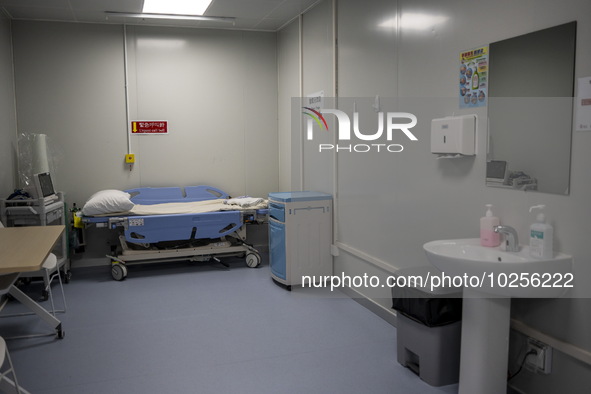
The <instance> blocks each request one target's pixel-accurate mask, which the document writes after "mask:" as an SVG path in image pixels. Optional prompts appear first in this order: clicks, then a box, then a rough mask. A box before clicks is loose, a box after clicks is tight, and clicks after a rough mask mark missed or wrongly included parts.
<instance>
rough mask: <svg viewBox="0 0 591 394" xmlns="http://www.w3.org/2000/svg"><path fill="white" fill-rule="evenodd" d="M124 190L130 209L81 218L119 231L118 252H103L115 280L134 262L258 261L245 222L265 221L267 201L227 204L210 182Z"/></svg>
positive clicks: (252, 264)
mask: <svg viewBox="0 0 591 394" xmlns="http://www.w3.org/2000/svg"><path fill="white" fill-rule="evenodd" d="M125 192H127V193H129V194H130V196H131V197H130V200H131V201H132V202H133V204H135V205H134V207H133V209H131V210H130V211H129V212H123V213H113V214H105V215H100V216H83V217H82V221H83V222H84V224H85V225H87V226H88V225H95V226H97V227H108V228H110V229H122V231H121V234H120V235H119V245H118V247H117V250H116V252H115V253H113V254H111V255H107V257H108V258H109V259H110V261H111V275H112V276H113V279H115V280H123V279H125V278H126V277H127V273H128V270H127V266H129V265H132V264H144V263H152V262H170V261H187V260H188V261H209V260H212V259H213V260H215V261H217V262H220V263H222V264H224V263H223V262H222V261H221V260H220V259H219V258H220V257H230V256H239V257H244V258H245V261H246V265H247V266H249V267H253V268H254V267H257V266H258V265H259V264H260V262H261V257H260V254H259V252H258V250H256V249H255V248H254V247H253V246H252V245H249V244H247V243H246V224H256V223H263V222H265V221H266V217H267V213H268V210H267V209H266V208H263V207H266V201H264V202H263V204H258V205H256V206H253V207H250V206H248V205H244V206H241V205H230V204H228V202H229V201H232V200H231V199H230V196H229V195H228V194H227V193H225V192H224V191H222V190H220V189H217V188H215V187H212V186H189V187H185V188H184V191H183V189H181V188H180V187H161V188H137V189H130V190H125ZM261 200H262V199H261ZM138 207H139V208H138ZM175 212H180V213H175ZM224 265H226V264H224ZM226 266H227V265H226Z"/></svg>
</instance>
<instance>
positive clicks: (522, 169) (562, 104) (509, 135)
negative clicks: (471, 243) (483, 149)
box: [486, 22, 577, 194]
mask: <svg viewBox="0 0 591 394" xmlns="http://www.w3.org/2000/svg"><path fill="white" fill-rule="evenodd" d="M576 31H577V23H576V22H570V23H566V24H563V25H559V26H555V27H551V28H548V29H544V30H539V31H536V32H533V33H529V34H525V35H522V36H518V37H513V38H509V39H507V40H503V41H498V42H494V43H492V44H490V47H489V66H490V67H489V104H488V117H489V138H488V155H487V174H486V184H487V186H494V187H505V188H511V189H516V190H533V191H539V192H544V193H554V194H569V182H570V162H571V136H572V127H573V126H572V122H573V94H574V75H575V73H574V69H575V49H576V48H575V47H576Z"/></svg>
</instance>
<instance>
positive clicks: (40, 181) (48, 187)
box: [31, 172, 58, 205]
mask: <svg viewBox="0 0 591 394" xmlns="http://www.w3.org/2000/svg"><path fill="white" fill-rule="evenodd" d="M31 192H32V195H33V198H36V199H41V198H42V199H43V200H45V205H47V204H51V203H52V202H54V201H57V200H58V196H57V195H56V194H55V190H54V188H53V182H52V180H51V174H50V173H49V172H42V173H39V174H35V175H33V188H32V189H31Z"/></svg>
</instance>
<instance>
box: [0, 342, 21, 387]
mask: <svg viewBox="0 0 591 394" xmlns="http://www.w3.org/2000/svg"><path fill="white" fill-rule="evenodd" d="M6 360H8V369H6V370H2V368H3V367H4V363H5V361H6ZM9 373H11V374H12V378H13V379H14V381H13V380H11V379H10V378H9V377H8V374H9ZM4 381H6V384H5V383H4ZM0 384H1V385H0V390H2V389H3V386H8V385H10V386H11V387H14V390H15V392H16V393H18V394H20V393H21V388H20V386H19V385H18V381H17V379H16V372H15V371H14V367H13V365H12V360H11V359H10V354H8V347H6V341H4V338H2V337H0ZM2 392H4V391H2Z"/></svg>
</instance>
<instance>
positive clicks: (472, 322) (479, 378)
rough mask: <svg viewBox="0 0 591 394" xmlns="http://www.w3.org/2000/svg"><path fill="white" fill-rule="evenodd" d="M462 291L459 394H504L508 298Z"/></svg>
mask: <svg viewBox="0 0 591 394" xmlns="http://www.w3.org/2000/svg"><path fill="white" fill-rule="evenodd" d="M486 297H487V295H485V294H484V293H480V292H478V291H475V290H474V289H471V288H464V297H463V298H464V299H463V307H462V308H463V309H462V348H461V357H460V388H459V394H474V393H479V394H501V393H503V394H504V393H506V392H507V368H508V359H509V327H510V324H511V299H510V298H486Z"/></svg>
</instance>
